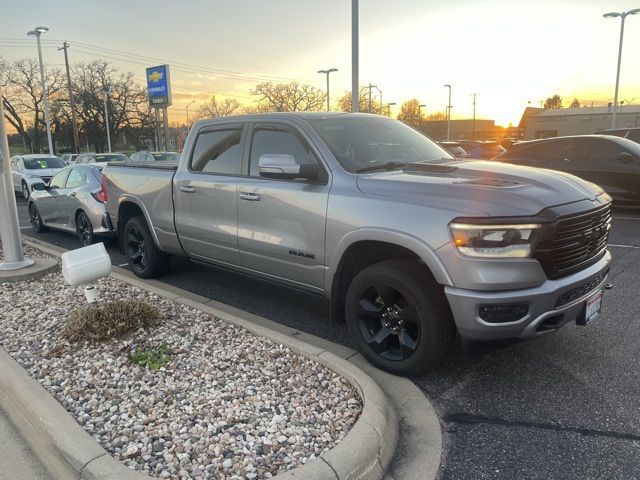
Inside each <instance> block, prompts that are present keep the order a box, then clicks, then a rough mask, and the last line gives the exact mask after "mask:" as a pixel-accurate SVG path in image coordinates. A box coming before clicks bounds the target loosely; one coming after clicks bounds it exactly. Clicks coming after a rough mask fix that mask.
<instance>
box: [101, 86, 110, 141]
mask: <svg viewBox="0 0 640 480" xmlns="http://www.w3.org/2000/svg"><path fill="white" fill-rule="evenodd" d="M102 93H104V124H105V127H106V128H107V145H108V147H109V153H111V133H110V132H109V107H108V106H107V100H108V99H109V93H111V90H109V89H108V88H105V89H104V90H103V91H102Z"/></svg>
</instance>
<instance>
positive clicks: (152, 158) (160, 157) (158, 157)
mask: <svg viewBox="0 0 640 480" xmlns="http://www.w3.org/2000/svg"><path fill="white" fill-rule="evenodd" d="M130 158H131V161H132V162H167V161H169V162H177V161H178V160H179V159H180V154H179V153H176V152H147V151H144V150H142V151H140V152H135V153H132V154H131V157H130Z"/></svg>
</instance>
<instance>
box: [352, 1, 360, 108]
mask: <svg viewBox="0 0 640 480" xmlns="http://www.w3.org/2000/svg"><path fill="white" fill-rule="evenodd" d="M358 23H359V22H358V0H351V111H352V112H358V111H360V87H359V85H358V83H359V79H358V74H359V71H358V68H359V64H358V54H359V51H358Z"/></svg>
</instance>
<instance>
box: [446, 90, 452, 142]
mask: <svg viewBox="0 0 640 480" xmlns="http://www.w3.org/2000/svg"><path fill="white" fill-rule="evenodd" d="M445 87H446V88H448V89H449V103H448V104H447V141H449V140H451V85H449V84H447V85H445Z"/></svg>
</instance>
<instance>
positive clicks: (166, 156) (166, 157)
mask: <svg viewBox="0 0 640 480" xmlns="http://www.w3.org/2000/svg"><path fill="white" fill-rule="evenodd" d="M151 155H153V158H154V160H156V161H158V162H163V161H178V160H180V155H178V154H177V153H173V152H157V153H152V154H151Z"/></svg>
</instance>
